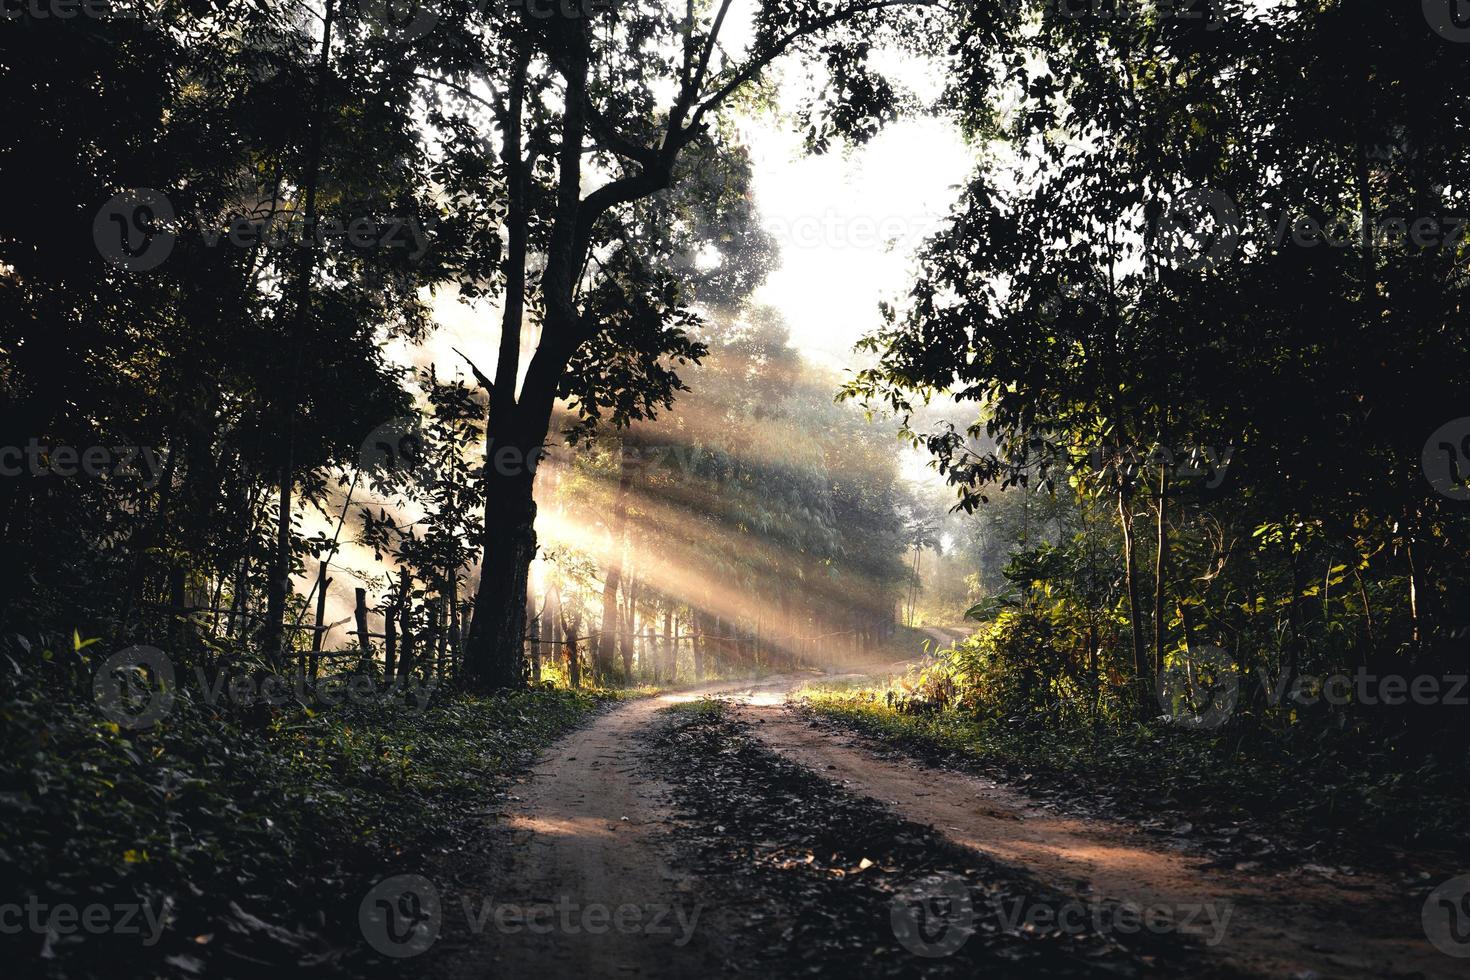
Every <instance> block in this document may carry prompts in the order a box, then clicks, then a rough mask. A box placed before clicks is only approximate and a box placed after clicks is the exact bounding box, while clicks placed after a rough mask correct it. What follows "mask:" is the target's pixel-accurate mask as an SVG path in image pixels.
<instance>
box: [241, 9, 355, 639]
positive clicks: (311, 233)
mask: <svg viewBox="0 0 1470 980" xmlns="http://www.w3.org/2000/svg"><path fill="white" fill-rule="evenodd" d="M336 12H337V6H336V3H335V0H327V4H326V10H325V11H324V13H323V15H322V48H321V55H320V57H319V59H318V61H317V77H316V107H315V109H314V111H313V113H312V118H311V135H310V137H309V139H308V149H307V158H306V173H305V174H304V175H303V178H302V181H303V185H304V187H305V192H306V202H305V207H304V209H303V217H304V220H305V223H306V226H305V235H304V240H305V241H307V242H311V241H313V240H314V237H315V234H316V218H317V215H316V198H317V186H318V184H319V182H320V176H321V175H320V171H321V164H322V142H323V135H324V133H323V131H324V130H325V128H326V116H327V111H326V101H327V83H328V81H329V80H330V77H331V67H332V22H333V19H334V17H335V16H336ZM315 271H316V251H315V250H314V249H312V248H310V247H306V246H303V248H302V250H301V255H300V258H299V260H298V263H297V269H296V280H295V282H294V284H293V296H294V304H293V305H294V308H293V310H292V314H291V317H292V319H291V334H290V341H289V343H290V347H291V359H292V360H291V370H290V372H289V380H288V382H287V385H286V401H285V405H284V410H283V413H282V414H283V416H284V423H285V425H284V428H285V430H286V432H285V436H286V442H285V459H284V460H283V462H282V464H281V467H280V471H279V474H278V479H277V493H278V496H277V502H278V506H279V508H280V513H279V514H277V516H276V549H275V553H274V555H273V556H272V567H271V572H270V576H269V578H268V580H267V585H266V612H265V623H264V624H263V625H262V627H261V631H260V645H261V648H262V649H263V650H264V651H265V653H266V655H267V656H270V657H273V658H275V657H277V656H278V651H280V650H281V642H282V638H283V633H282V629H283V626H284V624H285V618H286V593H287V591H288V590H289V589H290V586H291V492H292V489H293V486H294V482H295V468H296V407H297V405H296V403H297V400H298V399H299V398H300V394H301V391H300V390H301V361H302V354H303V351H302V346H303V343H304V341H303V339H302V332H303V327H304V326H305V324H306V321H307V320H309V319H310V307H311V277H312V275H313V273H315Z"/></svg>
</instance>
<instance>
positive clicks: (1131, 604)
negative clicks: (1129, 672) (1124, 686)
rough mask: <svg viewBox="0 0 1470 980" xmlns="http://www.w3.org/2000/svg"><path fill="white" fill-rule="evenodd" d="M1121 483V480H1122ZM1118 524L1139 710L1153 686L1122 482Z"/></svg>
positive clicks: (1129, 519) (1125, 492)
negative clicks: (1146, 651) (1147, 690)
mask: <svg viewBox="0 0 1470 980" xmlns="http://www.w3.org/2000/svg"><path fill="white" fill-rule="evenodd" d="M1119 479H1120V481H1121V477H1120V478H1119ZM1118 520H1119V522H1120V523H1121V525H1122V528H1123V574H1124V577H1125V578H1126V580H1127V587H1128V621H1129V625H1130V626H1131V627H1132V632H1133V682H1134V689H1135V692H1134V693H1135V698H1137V699H1139V701H1140V703H1139V704H1138V707H1139V708H1140V710H1141V709H1142V708H1143V706H1144V705H1143V702H1142V700H1141V699H1142V698H1143V697H1144V693H1143V692H1144V687H1145V686H1146V685H1148V684H1149V683H1150V676H1149V671H1148V663H1147V654H1145V653H1144V648H1143V622H1142V620H1141V619H1140V618H1139V617H1140V610H1139V607H1138V563H1137V557H1136V554H1135V550H1136V549H1135V547H1134V542H1133V513H1132V510H1131V508H1130V507H1129V506H1128V492H1127V490H1126V489H1124V488H1123V486H1122V484H1121V482H1120V484H1119V487H1118Z"/></svg>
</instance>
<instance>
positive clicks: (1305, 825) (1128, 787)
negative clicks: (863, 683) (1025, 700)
mask: <svg viewBox="0 0 1470 980" xmlns="http://www.w3.org/2000/svg"><path fill="white" fill-rule="evenodd" d="M802 701H803V703H804V705H805V706H806V708H807V709H809V710H810V711H812V712H814V713H815V714H817V715H819V716H821V717H824V718H827V719H829V720H831V721H833V722H836V723H838V724H840V725H842V726H844V727H846V728H848V729H851V730H853V731H856V732H859V733H861V734H863V735H867V736H869V737H872V738H875V739H878V740H881V741H883V742H886V743H889V744H893V745H895V746H898V747H900V748H903V749H905V750H906V751H909V752H911V753H912V754H914V755H918V756H921V757H924V758H927V759H929V760H931V761H936V762H942V763H945V764H958V765H960V766H963V767H969V768H976V769H980V770H983V771H987V772H990V773H992V774H997V773H998V774H1000V775H1002V776H1003V777H1005V778H1008V779H1009V780H1011V781H1016V782H1021V783H1024V784H1025V785H1027V788H1028V789H1036V790H1040V791H1042V792H1044V793H1046V794H1049V795H1052V796H1057V797H1062V798H1066V799H1068V800H1069V801H1071V802H1073V803H1077V804H1080V805H1081V806H1083V807H1084V808H1094V809H1103V810H1110V811H1113V812H1118V813H1120V814H1122V815H1126V816H1132V817H1155V816H1159V815H1160V814H1168V815H1172V816H1174V817H1175V818H1177V819H1182V818H1185V817H1187V818H1189V819H1190V820H1191V821H1194V822H1197V823H1199V824H1201V825H1202V826H1203V825H1209V826H1211V827H1215V828H1220V827H1224V826H1226V825H1228V824H1231V823H1241V824H1245V825H1247V826H1248V829H1252V830H1259V831H1261V832H1262V833H1264V834H1266V835H1267V836H1268V837H1270V838H1271V839H1272V841H1273V842H1274V843H1273V847H1275V848H1276V851H1275V853H1278V854H1280V855H1286V854H1291V853H1298V854H1299V853H1301V851H1302V850H1303V849H1305V850H1307V851H1312V850H1319V851H1320V852H1321V853H1323V854H1325V855H1329V856H1328V857H1327V858H1326V860H1328V861H1329V863H1333V862H1334V860H1335V861H1337V862H1340V863H1344V864H1347V863H1351V862H1353V861H1368V860H1375V859H1381V860H1391V855H1387V854H1384V853H1382V852H1380V851H1379V847H1380V845H1384V846H1388V847H1405V848H1407V847H1415V848H1445V849H1450V850H1457V851H1459V850H1463V849H1464V846H1465V845H1464V843H1463V842H1464V840H1465V839H1466V832H1467V826H1466V823H1467V820H1466V813H1467V807H1466V805H1465V804H1466V796H1467V794H1466V790H1465V782H1464V779H1463V778H1462V776H1463V773H1462V772H1461V773H1460V774H1457V772H1455V771H1451V770H1450V768H1448V767H1444V766H1440V765H1437V764H1435V763H1434V762H1433V761H1432V760H1428V759H1425V760H1420V761H1418V762H1413V761H1409V759H1406V756H1408V757H1410V758H1412V751H1411V750H1410V749H1409V748H1408V747H1407V746H1404V745H1396V744H1392V743H1387V744H1386V743H1383V742H1380V741H1375V740H1371V739H1368V738H1351V739H1350V738H1347V737H1334V738H1324V737H1322V736H1321V735H1320V734H1316V735H1312V736H1307V735H1300V736H1297V735H1294V734H1293V733H1292V732H1290V731H1288V732H1286V733H1270V734H1266V733H1257V734H1254V735H1249V736H1248V735H1246V734H1243V733H1241V732H1240V731H1239V730H1236V729H1222V730H1220V731H1218V732H1181V731H1177V730H1174V729H1168V728H1155V727H1152V726H1150V725H1142V724H1134V725H1127V726H1121V727H1117V728H1112V727H1099V729H1098V730H1096V731H1094V730H1093V729H1092V728H1091V727H1090V726H1067V725H1055V724H1036V723H1025V722H1022V721H1021V720H1020V719H979V718H976V717H973V716H970V715H966V714H964V713H962V712H959V711H956V710H953V709H949V710H943V711H935V712H929V713H906V712H902V711H899V710H896V709H895V708H894V707H890V706H889V705H888V704H887V703H886V700H885V699H884V697H883V692H882V690H881V689H879V690H873V689H866V690H863V689H845V690H813V691H809V692H806V693H805V694H804V696H803V698H802ZM1365 842H1366V843H1367V844H1368V847H1367V848H1366V849H1365V847H1364V843H1365ZM1314 845H1315V846H1314ZM1334 856H1335V857H1334Z"/></svg>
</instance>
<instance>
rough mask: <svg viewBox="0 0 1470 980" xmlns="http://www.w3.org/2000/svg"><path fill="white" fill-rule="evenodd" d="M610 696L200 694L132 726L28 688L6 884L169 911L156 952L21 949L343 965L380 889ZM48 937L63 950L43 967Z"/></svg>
mask: <svg viewBox="0 0 1470 980" xmlns="http://www.w3.org/2000/svg"><path fill="white" fill-rule="evenodd" d="M598 704H599V698H598V697H597V696H595V695H591V694H585V693H577V692H567V691H545V690H540V691H532V692H525V693H516V694H505V695H502V696H498V697H493V698H472V697H463V696H452V697H449V698H445V699H443V700H440V701H439V702H438V703H435V704H434V705H433V706H431V707H429V708H428V710H427V711H419V710H415V709H414V707H413V706H412V702H408V703H406V704H405V703H402V702H399V703H394V702H393V701H391V700H389V699H377V698H375V699H373V700H372V701H370V702H367V703H347V704H344V705H342V706H340V707H338V708H333V709H329V710H319V711H310V710H301V709H299V708H297V709H294V710H285V709H273V710H264V711H241V710H237V709H234V708H232V707H226V706H224V705H223V703H221V706H220V707H218V708H212V707H211V706H210V705H208V704H207V703H206V702H205V701H203V700H201V699H199V698H198V696H197V695H191V693H190V691H189V689H188V687H187V685H186V686H184V687H183V688H181V689H180V690H179V692H178V699H177V700H176V702H175V706H174V709H173V710H172V712H171V713H170V714H169V716H168V717H167V718H166V719H165V720H164V721H163V722H162V723H161V724H159V725H158V726H157V727H156V728H154V729H152V730H148V731H144V732H136V733H130V732H127V731H124V730H119V728H118V726H117V725H115V724H113V723H112V722H110V721H107V720H105V719H103V718H102V717H101V716H100V715H99V714H98V712H97V710H96V709H95V707H93V706H92V705H90V704H69V703H56V702H54V701H52V700H51V699H49V698H47V697H45V696H43V695H41V694H40V693H39V692H38V691H37V690H35V689H34V688H15V687H14V686H10V687H9V689H8V693H7V694H6V695H5V698H4V701H3V703H0V721H3V725H0V748H3V753H0V758H3V760H4V761H3V763H0V810H3V813H4V820H3V826H4V829H3V831H0V877H3V878H4V879H5V881H6V882H7V885H8V886H9V888H10V889H13V890H14V893H15V894H19V895H36V896H38V897H39V898H40V900H41V901H44V902H47V903H59V902H69V903H73V904H76V905H79V906H84V905H87V904H90V903H93V902H102V903H107V904H112V903H117V902H146V903H149V905H150V906H151V907H152V908H154V909H159V910H162V909H164V908H165V907H166V908H167V909H168V913H167V915H168V918H167V926H166V929H165V931H164V934H163V938H162V940H161V941H160V942H158V943H157V944H156V945H153V944H149V945H148V946H146V947H141V948H140V942H139V938H138V937H137V936H118V935H108V936H88V935H86V934H78V935H76V936H72V937H68V938H65V939H59V938H57V939H52V940H45V937H43V936H37V935H34V934H30V933H25V934H22V936H20V937H19V939H18V940H17V941H20V942H23V943H24V944H25V948H24V949H23V950H22V951H21V952H22V954H23V955H24V956H25V957H26V958H27V959H28V960H31V961H32V962H33V963H43V962H44V963H47V966H46V969H47V970H49V971H50V972H49V973H48V975H54V976H63V975H64V976H67V977H79V976H99V977H104V976H109V975H115V972H114V970H115V967H114V966H113V965H112V964H113V963H114V962H115V958H116V957H118V956H124V957H126V958H127V960H128V962H130V963H131V964H133V966H134V968H135V970H136V972H138V973H139V974H141V973H144V972H149V971H148V970H145V969H144V967H143V966H142V963H143V961H151V962H152V964H153V966H152V967H151V970H153V971H157V972H159V973H166V972H170V971H168V969H167V968H166V967H165V966H164V962H163V961H164V958H165V957H170V958H178V957H182V958H183V959H182V960H171V962H172V963H173V965H174V966H175V967H176V968H178V967H180V965H181V964H182V966H183V969H184V971H185V972H189V964H190V963H194V962H196V961H203V962H210V963H214V964H215V967H214V968H216V969H227V968H228V967H227V964H232V963H233V964H239V963H240V962H242V957H244V958H245V959H246V960H248V959H252V958H253V959H255V960H257V961H258V962H262V963H275V964H279V965H281V966H296V965H305V964H307V963H310V962H313V961H315V962H327V961H329V960H332V959H335V958H337V957H339V956H341V955H344V954H345V953H346V952H347V951H348V949H349V948H356V947H357V946H359V945H360V944H359V943H356V942H354V941H353V932H354V930H355V928H356V902H357V899H358V897H359V896H360V894H361V893H362V892H363V891H365V890H366V888H367V887H368V885H369V884H370V883H371V881H372V880H375V878H376V877H379V876H381V874H382V873H383V870H384V869H385V868H393V867H397V866H399V865H404V866H407V864H406V862H411V861H412V860H414V857H415V856H416V855H424V854H427V853H429V852H432V851H433V850H435V849H437V848H439V847H443V846H445V845H446V844H447V843H449V842H450V841H452V840H453V839H454V834H455V833H456V827H457V825H458V824H459V822H460V821H462V820H463V818H464V817H465V815H466V814H467V813H468V812H470V811H471V810H476V809H483V808H484V807H485V806H486V805H487V803H488V802H489V801H490V800H491V799H492V798H493V794H494V792H495V791H496V789H497V788H498V787H499V786H500V785H501V784H502V782H503V780H504V779H505V777H506V775H507V773H508V772H509V771H510V768H511V767H512V766H513V765H515V764H516V763H518V762H519V761H521V760H524V759H525V758H527V754H528V753H531V752H534V751H536V750H537V749H538V748H539V747H540V746H542V745H544V744H546V743H547V742H548V741H550V740H551V739H553V738H555V737H556V736H558V735H560V734H561V733H562V732H564V731H566V730H567V729H568V728H570V727H572V726H574V725H576V724H577V723H578V722H579V721H581V720H582V719H584V718H585V717H586V716H587V714H588V713H589V712H591V711H593V710H595V709H596V708H597V706H598ZM237 910H242V911H243V912H244V913H245V914H246V915H245V916H242V915H241V914H240V913H239V911H237ZM246 916H253V917H256V918H258V919H261V920H264V921H266V922H268V923H270V924H271V925H272V926H274V927H278V929H279V930H281V931H280V932H277V933H275V934H272V933H271V932H270V931H269V930H264V929H257V928H254V927H253V926H251V925H250V924H249V919H248V918H247V917H246ZM9 941H11V937H7V942H9ZM43 941H44V945H45V947H46V948H47V949H49V950H50V955H51V956H52V957H54V958H52V959H50V960H38V959H35V957H36V956H37V954H38V953H40V952H41V948H42V945H43Z"/></svg>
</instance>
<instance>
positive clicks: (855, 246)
mask: <svg viewBox="0 0 1470 980" xmlns="http://www.w3.org/2000/svg"><path fill="white" fill-rule="evenodd" d="M746 137H747V140H748V141H749V143H750V144H751V147H752V150H753V158H754V163H755V197H756V203H757V205H758V206H759V208H760V211H761V216H762V220H763V222H764V224H765V226H766V228H767V230H768V231H770V232H771V233H772V234H774V235H775V236H776V239H777V241H778V242H779V244H780V249H781V260H780V266H779V268H777V269H776V271H775V272H774V273H773V274H772V275H771V277H770V279H769V280H768V281H767V282H766V284H765V285H764V286H762V287H761V288H760V290H759V291H758V292H757V293H756V295H755V297H754V299H755V301H756V302H758V303H763V304H766V305H769V306H773V307H775V308H776V309H778V310H780V311H781V312H782V314H784V315H785V317H786V321H787V323H788V324H789V325H790V326H791V331H792V340H793V342H794V343H795V345H796V346H797V348H798V349H800V350H801V352H802V354H803V355H804V356H805V357H806V358H807V359H808V360H810V361H812V362H813V363H816V364H821V365H824V366H827V367H849V366H852V365H853V364H855V363H856V358H855V355H854V354H853V352H852V346H853V344H854V343H856V342H857V340H858V339H859V338H861V337H862V336H863V334H865V333H868V332H869V331H871V330H872V329H874V328H875V327H877V326H878V324H879V319H878V302H879V301H880V300H882V299H890V300H892V299H897V298H899V297H901V296H902V295H903V294H904V293H905V292H907V290H908V287H909V285H910V284H911V283H912V282H913V276H912V257H913V253H914V251H915V250H916V249H917V248H918V246H919V245H920V244H921V243H922V241H923V239H924V237H925V236H926V235H928V234H929V233H931V232H933V231H935V230H936V229H937V228H938V226H939V224H940V222H941V220H942V218H943V217H944V215H945V214H946V213H947V212H948V210H949V205H950V203H951V201H952V200H953V199H954V195H955V191H954V186H953V185H956V184H958V183H960V182H961V181H963V179H964V177H965V176H966V174H967V173H968V171H969V169H970V166H971V154H970V151H969V150H968V149H967V148H966V147H965V146H964V144H963V143H962V142H961V141H960V140H959V138H958V136H957V135H956V134H955V133H954V132H953V130H952V129H951V128H950V127H949V126H948V125H947V124H945V123H943V122H939V121H936V120H918V119H916V120H908V121H904V122H901V123H898V124H896V125H894V126H893V127H891V128H890V129H888V130H887V131H886V132H884V133H883V134H881V135H880V136H879V137H878V138H877V139H875V140H874V141H873V142H872V143H870V144H868V145H867V146H864V147H860V148H856V149H852V150H849V151H848V152H845V153H843V152H836V153H830V154H827V155H824V156H809V155H806V154H805V153H804V152H803V151H802V147H801V141H800V138H799V136H798V134H796V133H795V132H793V131H792V130H791V128H790V127H789V126H783V125H782V124H781V122H780V121H779V120H775V119H762V120H759V121H755V122H752V123H749V124H747V126H746Z"/></svg>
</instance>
